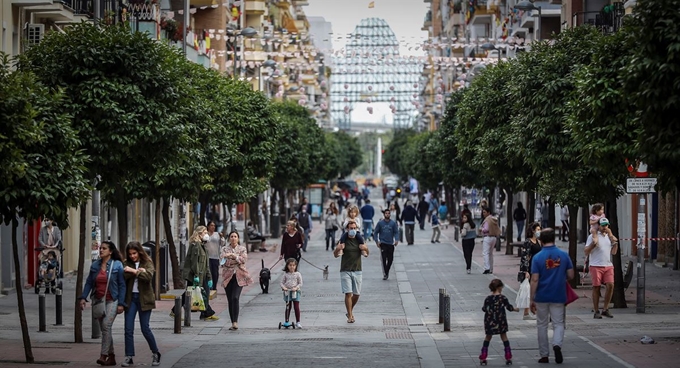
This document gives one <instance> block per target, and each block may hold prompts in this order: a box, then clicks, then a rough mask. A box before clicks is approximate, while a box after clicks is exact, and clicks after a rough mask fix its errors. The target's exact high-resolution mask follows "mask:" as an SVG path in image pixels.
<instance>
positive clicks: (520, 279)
mask: <svg viewBox="0 0 680 368" xmlns="http://www.w3.org/2000/svg"><path fill="white" fill-rule="evenodd" d="M526 278H527V275H526V272H522V271H519V272H517V282H519V283H522V282H524V280H525V279H526Z"/></svg>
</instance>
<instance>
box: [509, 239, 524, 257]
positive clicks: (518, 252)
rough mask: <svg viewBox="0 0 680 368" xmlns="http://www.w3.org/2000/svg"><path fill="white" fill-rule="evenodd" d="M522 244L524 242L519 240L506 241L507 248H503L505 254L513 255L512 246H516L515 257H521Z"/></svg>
mask: <svg viewBox="0 0 680 368" xmlns="http://www.w3.org/2000/svg"><path fill="white" fill-rule="evenodd" d="M522 245H524V243H521V242H510V243H508V245H507V248H506V249H505V254H506V255H510V256H511V255H513V254H514V252H515V251H514V248H515V247H517V257H521V256H522Z"/></svg>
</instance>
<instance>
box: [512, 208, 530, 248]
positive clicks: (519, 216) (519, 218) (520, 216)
mask: <svg viewBox="0 0 680 368" xmlns="http://www.w3.org/2000/svg"><path fill="white" fill-rule="evenodd" d="M512 218H513V219H514V220H515V224H516V225H517V241H522V231H524V223H525V222H526V220H527V211H526V210H524V206H523V205H522V202H517V208H515V212H513V213H512Z"/></svg>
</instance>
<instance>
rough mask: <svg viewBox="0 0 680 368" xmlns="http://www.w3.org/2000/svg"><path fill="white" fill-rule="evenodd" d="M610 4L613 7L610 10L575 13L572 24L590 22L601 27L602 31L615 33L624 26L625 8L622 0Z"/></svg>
mask: <svg viewBox="0 0 680 368" xmlns="http://www.w3.org/2000/svg"><path fill="white" fill-rule="evenodd" d="M609 6H610V7H611V8H609V11H605V10H604V9H603V10H601V11H590V12H578V13H575V14H574V15H573V19H572V24H573V25H574V26H582V25H584V24H589V25H592V26H594V27H596V28H597V29H599V30H600V31H601V32H602V33H614V32H616V31H618V30H619V29H620V28H621V27H622V26H623V17H624V16H625V9H624V7H623V3H621V2H616V3H613V4H612V5H609Z"/></svg>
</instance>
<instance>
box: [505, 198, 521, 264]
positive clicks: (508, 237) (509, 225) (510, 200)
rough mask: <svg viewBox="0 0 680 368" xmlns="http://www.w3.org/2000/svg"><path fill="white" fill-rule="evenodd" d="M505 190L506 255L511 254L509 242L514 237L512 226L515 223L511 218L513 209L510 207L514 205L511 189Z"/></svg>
mask: <svg viewBox="0 0 680 368" xmlns="http://www.w3.org/2000/svg"><path fill="white" fill-rule="evenodd" d="M505 192H506V193H507V197H506V198H507V199H506V202H508V208H507V211H506V213H505V215H506V218H507V220H506V221H505V222H506V230H505V254H506V255H512V247H511V246H510V243H512V240H513V239H514V238H515V237H514V236H513V228H514V227H515V226H514V225H515V223H514V221H513V220H512V211H513V209H512V208H513V205H514V201H513V198H512V196H513V193H512V189H505ZM518 235H520V236H521V235H522V234H518Z"/></svg>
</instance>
